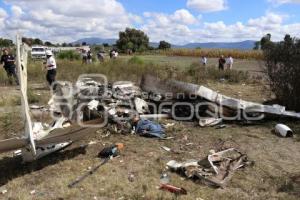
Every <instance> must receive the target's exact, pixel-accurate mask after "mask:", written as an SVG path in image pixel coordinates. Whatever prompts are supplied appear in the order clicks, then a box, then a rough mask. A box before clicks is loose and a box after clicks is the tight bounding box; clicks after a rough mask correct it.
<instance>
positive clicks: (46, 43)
mask: <svg viewBox="0 0 300 200" xmlns="http://www.w3.org/2000/svg"><path fill="white" fill-rule="evenodd" d="M45 45H46V46H53V44H52V43H51V42H49V41H46V42H45Z"/></svg>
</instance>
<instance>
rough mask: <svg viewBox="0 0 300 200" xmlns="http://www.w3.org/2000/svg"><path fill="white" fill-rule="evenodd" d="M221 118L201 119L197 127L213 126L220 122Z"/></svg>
mask: <svg viewBox="0 0 300 200" xmlns="http://www.w3.org/2000/svg"><path fill="white" fill-rule="evenodd" d="M222 121H223V120H222V118H214V117H208V118H201V119H200V120H199V125H200V126H201V127H205V126H215V125H218V124H220V123H221V122H222Z"/></svg>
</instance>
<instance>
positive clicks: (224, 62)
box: [200, 55, 233, 71]
mask: <svg viewBox="0 0 300 200" xmlns="http://www.w3.org/2000/svg"><path fill="white" fill-rule="evenodd" d="M200 62H201V64H202V65H203V66H204V67H205V66H206V65H207V57H206V56H202V57H201V60H200ZM218 63H219V70H220V71H224V70H225V66H226V69H227V70H231V69H232V66H233V58H232V56H231V55H229V56H228V57H227V58H225V57H224V55H221V56H220V58H219V60H218Z"/></svg>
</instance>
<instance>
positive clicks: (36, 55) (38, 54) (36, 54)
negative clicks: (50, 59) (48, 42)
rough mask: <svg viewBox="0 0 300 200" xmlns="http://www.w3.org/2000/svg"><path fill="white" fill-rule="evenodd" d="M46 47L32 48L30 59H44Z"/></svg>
mask: <svg viewBox="0 0 300 200" xmlns="http://www.w3.org/2000/svg"><path fill="white" fill-rule="evenodd" d="M46 50H47V47H43V46H33V47H32V48H31V58H32V59H45V58H46Z"/></svg>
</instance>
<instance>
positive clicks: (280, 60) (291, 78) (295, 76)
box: [264, 35, 300, 111]
mask: <svg viewBox="0 0 300 200" xmlns="http://www.w3.org/2000/svg"><path fill="white" fill-rule="evenodd" d="M264 55H265V70H266V72H267V75H268V78H269V82H270V86H271V90H272V92H273V93H274V94H275V95H276V98H277V100H279V103H282V104H284V105H286V106H287V107H288V108H289V109H293V110H297V111H300V104H299V102H300V81H299V80H300V40H299V39H295V38H291V37H290V36H289V35H286V36H285V38H284V41H281V42H278V43H269V44H268V45H267V46H266V47H265V48H264Z"/></svg>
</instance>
